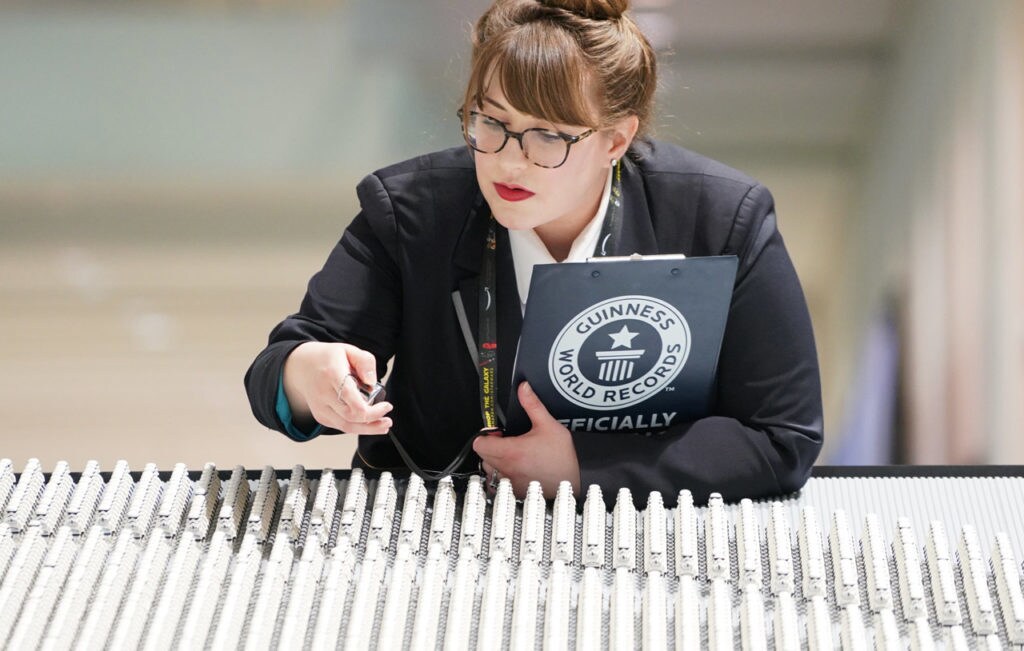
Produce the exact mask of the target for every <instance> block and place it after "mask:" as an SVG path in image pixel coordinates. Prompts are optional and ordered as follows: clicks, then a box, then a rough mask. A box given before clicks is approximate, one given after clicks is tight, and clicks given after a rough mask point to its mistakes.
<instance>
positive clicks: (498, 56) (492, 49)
mask: <svg viewBox="0 0 1024 651" xmlns="http://www.w3.org/2000/svg"><path fill="white" fill-rule="evenodd" d="M545 27H546V29H545ZM475 54H476V56H474V60H473V69H472V72H471V74H470V79H469V84H468V86H467V88H466V96H465V98H464V101H463V105H464V107H466V108H469V107H471V106H473V105H480V106H482V105H483V98H484V97H485V95H486V92H487V88H488V86H489V85H490V84H491V83H493V81H494V80H497V81H498V83H499V84H500V85H501V90H502V92H504V94H505V97H506V98H507V99H508V101H509V103H510V104H511V105H512V107H513V108H514V109H516V110H517V111H519V112H520V113H526V114H528V115H532V116H533V117H536V118H540V119H542V120H548V121H550V122H556V123H560V124H568V125H576V126H587V127H591V128H597V127H598V126H600V124H599V123H600V115H599V112H598V111H597V110H596V108H595V102H594V101H592V98H591V97H590V93H591V91H590V83H589V81H590V80H589V79H588V78H587V75H586V74H585V73H584V71H585V70H586V69H587V62H586V60H585V59H584V56H583V53H582V52H581V51H580V47H579V44H578V43H577V42H576V40H575V39H574V38H573V37H572V36H571V35H570V34H568V33H567V32H566V31H565V30H562V29H550V25H544V24H543V23H542V22H537V23H528V24H525V25H518V26H517V27H515V28H514V29H511V30H509V31H508V32H506V33H505V34H502V35H501V36H500V37H498V38H494V39H491V40H490V41H488V42H487V43H486V44H484V45H483V46H482V47H481V48H480V49H479V50H478V51H477V52H476V53H475Z"/></svg>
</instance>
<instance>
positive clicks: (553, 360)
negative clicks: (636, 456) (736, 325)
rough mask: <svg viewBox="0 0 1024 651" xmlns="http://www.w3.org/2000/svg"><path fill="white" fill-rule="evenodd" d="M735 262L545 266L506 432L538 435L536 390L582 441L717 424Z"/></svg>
mask: <svg viewBox="0 0 1024 651" xmlns="http://www.w3.org/2000/svg"><path fill="white" fill-rule="evenodd" d="M737 266H738V259H737V258H736V256H711V257H696V258H686V257H684V256H675V255H669V256H638V255H634V256H629V257H624V258H592V259H591V260H588V261H587V262H563V263H559V264H545V265H537V266H535V267H534V269H533V278H532V280H531V282H530V292H529V299H528V301H527V304H526V312H525V314H524V315H523V326H522V330H521V334H520V339H519V347H518V349H517V351H516V360H515V366H514V368H513V372H512V382H513V385H512V391H511V392H510V401H509V405H508V409H506V412H505V413H506V414H507V419H506V431H507V433H509V434H521V433H523V432H526V431H528V430H529V429H530V427H531V423H530V420H529V417H528V416H527V415H526V413H525V412H524V411H523V409H522V407H521V406H520V404H519V400H518V397H517V392H516V388H517V387H518V386H519V384H520V383H521V382H523V381H524V380H525V381H529V383H530V386H531V387H533V390H534V391H535V392H536V393H537V395H538V397H540V399H541V402H543V403H544V405H545V406H546V407H547V408H548V411H550V412H551V414H552V415H553V416H554V417H555V418H556V419H558V420H559V421H561V422H562V423H563V424H564V425H565V426H566V427H567V428H568V429H569V430H570V431H574V432H588V431H589V432H649V431H660V430H664V429H667V428H668V427H670V426H672V425H673V424H676V423H680V422H686V421H693V420H697V419H699V418H703V417H705V416H708V415H710V409H711V406H712V399H713V397H714V389H715V380H716V374H717V367H718V355H719V352H720V350H721V346H722V338H723V335H724V333H725V325H726V320H727V317H728V312H729V305H730V303H731V300H732V289H733V285H734V283H735V279H736V270H737Z"/></svg>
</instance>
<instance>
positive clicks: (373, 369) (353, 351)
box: [348, 346, 377, 386]
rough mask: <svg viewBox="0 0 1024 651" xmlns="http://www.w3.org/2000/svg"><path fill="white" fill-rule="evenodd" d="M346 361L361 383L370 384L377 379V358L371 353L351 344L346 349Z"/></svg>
mask: <svg viewBox="0 0 1024 651" xmlns="http://www.w3.org/2000/svg"><path fill="white" fill-rule="evenodd" d="M348 363H349V366H350V367H351V368H352V372H353V373H354V374H355V376H356V377H357V378H358V379H359V381H360V382H362V383H363V384H368V385H371V386H372V385H373V383H374V382H376V381H377V360H376V359H375V358H374V356H373V354H372V353H368V352H367V351H365V350H362V349H359V348H356V347H355V346H352V347H350V348H349V349H348Z"/></svg>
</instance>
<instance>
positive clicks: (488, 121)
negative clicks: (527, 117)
mask: <svg viewBox="0 0 1024 651" xmlns="http://www.w3.org/2000/svg"><path fill="white" fill-rule="evenodd" d="M480 117H481V118H482V119H483V124H484V126H485V127H492V128H494V129H502V128H504V126H505V125H504V124H502V123H501V122H498V121H497V120H495V119H494V118H489V117H487V116H486V115H482V116H480Z"/></svg>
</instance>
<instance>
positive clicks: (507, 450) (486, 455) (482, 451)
mask: <svg viewBox="0 0 1024 651" xmlns="http://www.w3.org/2000/svg"><path fill="white" fill-rule="evenodd" d="M516 438H517V437H514V436H511V437H508V438H505V437H502V436H500V435H499V436H478V437H477V438H476V440H474V441H473V451H474V452H476V453H477V456H479V457H480V458H481V459H483V460H484V461H485V463H488V464H491V465H492V466H493V465H499V466H501V465H503V463H505V462H507V461H508V460H509V457H510V455H513V454H514V452H515V447H516Z"/></svg>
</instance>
